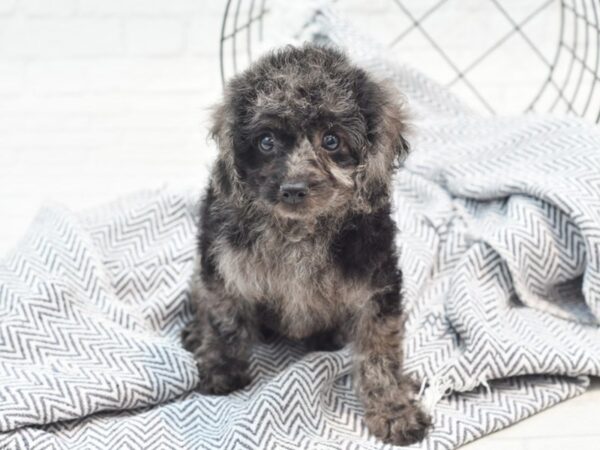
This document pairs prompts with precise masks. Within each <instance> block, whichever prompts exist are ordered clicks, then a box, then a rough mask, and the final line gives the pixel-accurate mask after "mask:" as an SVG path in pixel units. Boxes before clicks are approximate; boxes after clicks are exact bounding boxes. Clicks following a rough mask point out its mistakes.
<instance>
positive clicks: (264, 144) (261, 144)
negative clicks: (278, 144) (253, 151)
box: [258, 134, 275, 153]
mask: <svg viewBox="0 0 600 450" xmlns="http://www.w3.org/2000/svg"><path fill="white" fill-rule="evenodd" d="M258 148H259V149H260V151H261V152H263V153H271V152H272V151H273V149H274V148H275V140H274V139H273V136H272V135H270V134H263V135H262V136H261V137H260V138H259V139H258Z"/></svg>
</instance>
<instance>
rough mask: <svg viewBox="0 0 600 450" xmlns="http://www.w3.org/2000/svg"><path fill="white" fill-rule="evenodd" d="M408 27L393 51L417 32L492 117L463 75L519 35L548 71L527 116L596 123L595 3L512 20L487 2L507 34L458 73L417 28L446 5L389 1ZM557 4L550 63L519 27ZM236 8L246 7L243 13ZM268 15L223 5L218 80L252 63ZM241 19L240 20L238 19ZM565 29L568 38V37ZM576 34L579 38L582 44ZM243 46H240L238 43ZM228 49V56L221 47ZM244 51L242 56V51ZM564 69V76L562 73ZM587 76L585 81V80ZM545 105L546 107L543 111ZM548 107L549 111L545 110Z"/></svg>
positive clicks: (244, 0)
mask: <svg viewBox="0 0 600 450" xmlns="http://www.w3.org/2000/svg"><path fill="white" fill-rule="evenodd" d="M391 1H392V2H393V3H394V4H395V5H396V6H397V7H398V10H399V11H401V12H402V13H403V14H404V15H405V16H406V17H407V18H408V19H409V20H410V22H411V24H410V25H409V26H408V27H407V28H406V29H404V30H403V31H402V32H401V33H399V34H398V36H397V37H396V38H394V39H393V40H392V41H391V42H390V43H389V46H390V47H394V46H396V45H398V44H400V43H401V42H402V40H403V39H404V38H405V37H406V36H407V35H408V34H410V33H412V32H415V31H418V32H420V33H421V35H422V36H423V37H424V38H425V39H426V40H427V41H428V42H429V44H430V45H431V47H432V48H433V50H434V51H436V52H437V53H438V54H439V55H440V56H441V57H442V58H443V59H444V61H446V63H447V64H448V65H449V66H450V67H451V68H452V70H453V71H454V72H455V76H454V78H452V80H451V81H450V82H448V83H447V86H448V87H452V86H453V85H455V84H456V83H457V82H459V81H462V82H463V83H464V85H465V86H466V87H467V88H468V89H469V90H470V91H471V92H472V93H473V94H474V96H475V97H476V98H477V99H478V100H479V102H480V103H481V104H482V106H483V107H484V108H485V109H486V110H487V111H489V112H490V113H495V112H496V111H495V109H494V107H493V105H492V104H491V103H490V102H489V100H488V99H486V98H485V96H484V95H483V94H482V93H481V92H480V91H479V90H478V89H477V88H476V86H475V85H474V84H473V83H471V81H469V79H468V74H469V73H470V72H471V71H472V70H473V69H474V68H475V67H477V66H478V65H479V64H481V63H482V62H483V61H484V60H485V59H487V58H488V57H489V56H490V55H491V54H492V53H493V52H495V51H496V50H497V49H498V48H500V47H501V46H502V44H504V42H506V41H507V40H508V39H509V38H510V37H512V36H514V35H515V34H517V35H519V36H520V37H521V38H522V39H523V40H524V41H525V43H526V44H527V45H528V46H529V47H530V48H531V50H532V52H533V54H534V55H535V56H536V57H537V58H538V59H539V60H540V61H541V62H542V63H543V64H544V65H545V66H546V67H547V68H548V75H547V77H546V79H545V80H544V82H543V83H542V85H541V86H540V88H539V89H538V91H537V92H536V93H535V94H534V95H533V100H532V101H531V103H530V104H529V106H528V107H527V108H526V110H527V111H540V110H546V111H550V112H564V113H571V114H576V115H578V116H581V117H586V118H588V119H591V120H593V121H595V122H596V123H598V122H600V87H599V86H600V75H599V73H598V69H599V68H600V0H546V1H544V2H543V3H541V4H540V5H539V6H538V7H537V8H536V9H535V10H534V11H532V12H531V13H529V14H528V15H527V16H526V17H525V18H523V19H521V20H520V21H516V20H515V19H514V18H513V17H511V15H510V14H509V13H508V12H507V11H506V9H505V8H504V7H503V6H502V2H501V0H489V1H490V2H491V3H492V4H493V5H494V7H495V8H496V9H497V10H498V13H499V14H501V15H502V16H504V17H505V18H506V20H507V21H509V23H510V24H511V30H510V31H508V32H507V33H505V34H504V35H503V36H501V37H500V38H499V39H498V40H497V41H496V42H495V43H494V44H493V45H491V46H490V47H488V48H487V49H486V50H485V51H484V52H482V53H481V54H480V55H479V56H478V57H476V58H474V59H473V61H471V62H470V63H469V64H467V65H466V66H465V67H463V68H460V67H458V65H457V64H456V63H455V62H454V61H453V60H452V58H450V56H449V55H448V54H447V53H446V52H445V51H444V49H443V46H442V45H440V44H439V43H438V42H436V41H435V39H433V37H432V36H431V35H430V34H429V33H428V32H427V30H426V29H425V27H424V26H423V25H422V24H423V21H424V20H425V19H427V18H428V17H429V16H430V15H432V14H434V13H435V12H436V11H437V10H439V9H440V8H441V7H442V6H443V5H444V4H445V3H447V1H448V0H439V1H438V2H436V3H435V4H434V5H433V6H432V7H430V8H429V9H428V10H427V11H425V12H424V13H423V14H421V15H420V16H419V17H415V15H413V13H412V12H411V11H410V9H409V8H408V7H407V6H406V4H405V3H406V0H391ZM557 3H560V22H559V24H558V27H559V32H558V35H559V39H558V43H557V46H556V51H555V54H554V57H553V59H552V60H551V61H550V60H548V58H547V57H546V56H544V55H543V53H542V52H541V51H540V50H539V49H538V48H537V47H536V45H535V44H534V43H533V42H532V40H531V39H530V38H529V36H528V35H527V34H526V33H525V31H524V30H523V27H524V26H525V25H526V24H527V23H528V22H530V21H531V20H532V19H534V18H535V17H537V16H538V15H539V14H541V13H542V12H543V11H545V10H546V9H547V8H549V7H550V6H551V5H552V4H557ZM242 5H244V6H246V8H245V9H246V11H245V14H243V13H242ZM267 13H268V9H267V8H266V0H227V4H226V6H225V13H224V16H223V23H222V26H221V38H220V43H219V54H220V69H221V79H222V80H223V83H224V82H225V80H226V79H227V78H228V76H229V75H230V74H229V73H227V70H226V61H227V60H229V61H230V62H231V65H232V70H233V73H236V72H237V71H238V62H239V61H238V60H239V59H240V58H241V57H242V55H243V54H245V58H246V59H247V61H248V62H249V61H251V60H252V42H253V31H252V30H253V29H254V27H256V26H257V27H258V33H257V34H258V36H257V39H258V41H262V39H263V27H264V24H263V22H264V18H265V15H266V14H267ZM242 16H244V17H242ZM569 25H570V26H571V33H570V34H569ZM580 35H582V36H583V39H582V36H580ZM243 41H245V42H243ZM227 46H230V47H231V48H230V51H231V53H230V55H229V56H228V55H227V54H226V47H227ZM243 46H245V49H244V48H242V47H243ZM244 50H245V51H244ZM565 66H566V71H563V70H561V69H564V68H565ZM586 75H587V81H586V80H585V78H586ZM543 105H546V106H543ZM548 105H549V106H548Z"/></svg>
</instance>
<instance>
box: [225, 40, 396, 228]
mask: <svg viewBox="0 0 600 450" xmlns="http://www.w3.org/2000/svg"><path fill="white" fill-rule="evenodd" d="M397 100H398V99H397V97H395V96H394V95H392V93H391V92H390V91H389V90H388V89H387V88H386V87H384V86H383V85H380V84H378V83H376V82H375V81H373V80H372V79H371V78H370V77H369V76H368V75H367V74H366V73H365V72H364V71H363V70H361V69H359V68H356V67H355V66H353V65H351V64H350V63H349V62H348V60H347V59H346V58H345V57H344V55H342V54H341V53H339V52H337V51H334V50H332V49H326V48H321V47H311V46H306V47H302V48H294V47H286V48H285V49H283V50H280V51H278V52H276V53H273V54H270V55H268V56H266V57H264V58H262V59H261V60H259V61H258V62H257V63H255V64H254V65H253V66H252V67H250V68H249V69H248V70H246V71H245V72H244V73H242V74H241V75H240V76H238V77H236V78H234V79H233V80H232V81H231V82H230V84H229V85H228V87H227V89H226V93H225V100H224V102H223V104H221V105H220V106H219V107H218V109H217V111H216V113H215V124H214V127H213V135H214V136H215V137H216V138H217V141H218V143H219V149H220V154H219V160H218V162H217V166H216V170H215V182H216V185H217V186H216V188H217V189H220V191H221V193H222V194H223V195H225V196H229V197H230V198H231V200H232V201H238V202H243V201H249V202H253V203H254V204H255V205H259V206H260V207H261V208H262V209H266V210H267V211H268V212H269V213H271V214H274V215H276V216H281V217H289V218H294V219H299V220H302V219H303V218H305V219H307V220H308V219H313V218H314V217H318V216H321V215H326V214H331V213H334V214H335V213H336V212H337V211H341V210H346V209H348V208H355V209H363V210H369V209H372V208H373V207H376V206H377V204H378V203H380V202H381V201H385V200H387V196H388V194H389V183H390V177H391V173H392V170H393V167H394V161H395V160H396V159H397V158H398V157H399V156H402V155H403V154H404V152H405V151H406V149H407V145H406V141H405V140H404V138H403V133H404V128H405V125H404V116H403V113H402V111H401V110H400V103H399V102H398V101H397Z"/></svg>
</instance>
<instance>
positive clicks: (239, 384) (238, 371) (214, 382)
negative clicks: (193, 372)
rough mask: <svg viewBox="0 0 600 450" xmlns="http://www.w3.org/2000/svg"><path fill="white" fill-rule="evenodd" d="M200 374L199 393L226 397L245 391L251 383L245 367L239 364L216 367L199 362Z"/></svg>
mask: <svg viewBox="0 0 600 450" xmlns="http://www.w3.org/2000/svg"><path fill="white" fill-rule="evenodd" d="M236 366H243V367H236ZM198 373H199V376H200V381H199V382H198V391H200V392H201V393H203V394H211V395H226V394H229V393H230V392H233V391H237V390H238V389H243V388H244V387H246V386H248V384H250V381H251V378H250V376H249V375H248V373H247V371H246V367H245V365H243V364H241V363H239V362H238V363H234V364H232V365H230V366H228V365H227V364H219V365H218V366H215V365H204V364H202V362H201V361H198Z"/></svg>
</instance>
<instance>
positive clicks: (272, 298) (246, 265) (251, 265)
mask: <svg viewBox="0 0 600 450" xmlns="http://www.w3.org/2000/svg"><path fill="white" fill-rule="evenodd" d="M218 267H219V272H220V273H221V276H222V277H223V279H224V281H225V285H226V288H227V290H228V291H229V292H230V293H231V294H232V295H236V296H239V298H240V301H247V302H250V303H252V304H253V305H254V306H260V307H261V308H266V309H268V310H269V311H271V312H272V313H273V314H274V315H275V316H276V319H277V320H276V322H277V323H276V324H270V325H277V328H278V331H280V332H281V333H283V334H285V335H287V336H289V337H292V338H297V339H298V338H303V337H307V336H309V335H311V334H313V333H315V332H317V331H319V330H322V329H324V328H327V327H330V326H333V325H335V324H337V323H338V322H339V321H340V319H341V317H342V316H343V315H344V314H346V312H347V311H348V306H349V305H348V301H349V300H351V299H350V298H349V296H348V295H347V293H346V291H347V289H346V286H345V285H346V283H345V282H344V280H343V279H341V277H340V276H339V275H338V274H337V271H336V270H335V268H333V267H332V266H331V264H330V262H329V258H328V256H327V255H326V254H324V253H323V252H322V251H319V250H318V249H315V248H314V247H310V246H300V245H299V246H294V247H287V248H285V247H282V248H280V249H275V248H274V249H272V251H268V252H267V251H265V249H260V248H258V249H253V250H252V251H248V250H237V249H233V248H231V247H229V246H226V247H222V251H221V252H220V256H219V258H218ZM350 297H351V296H350Z"/></svg>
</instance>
